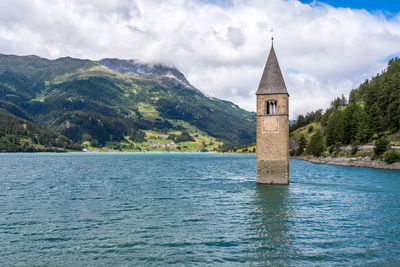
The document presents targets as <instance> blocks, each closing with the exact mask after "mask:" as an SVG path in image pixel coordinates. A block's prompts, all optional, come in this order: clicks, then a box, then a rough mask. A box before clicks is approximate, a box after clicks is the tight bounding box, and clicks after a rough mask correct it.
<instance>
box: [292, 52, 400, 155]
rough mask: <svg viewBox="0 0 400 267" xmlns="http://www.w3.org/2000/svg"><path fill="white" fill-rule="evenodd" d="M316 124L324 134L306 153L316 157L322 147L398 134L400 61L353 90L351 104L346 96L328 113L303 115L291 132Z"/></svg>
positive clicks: (396, 59)
mask: <svg viewBox="0 0 400 267" xmlns="http://www.w3.org/2000/svg"><path fill="white" fill-rule="evenodd" d="M312 122H316V123H320V125H321V130H320V131H318V132H317V133H316V134H314V135H318V136H316V137H315V138H314V136H312V137H311V138H310V141H309V144H307V148H308V149H307V148H306V149H305V151H304V152H305V153H309V154H314V155H317V154H320V153H319V152H320V150H321V147H323V148H326V147H339V146H341V145H350V144H353V146H357V145H358V144H369V143H374V142H376V141H377V140H384V139H385V138H386V137H387V136H390V135H393V134H395V133H398V132H399V130H400V59H399V58H394V59H391V60H390V61H389V63H388V67H387V69H386V70H385V71H383V72H382V73H381V74H378V75H377V76H375V77H373V78H372V79H371V80H366V81H365V82H364V83H362V84H361V85H360V86H359V87H358V88H357V89H354V90H352V91H351V93H350V97H349V101H347V99H346V98H345V97H344V96H343V95H342V97H338V98H336V99H334V100H333V101H332V102H331V105H330V107H329V108H327V109H326V110H325V111H322V110H317V111H314V112H310V113H307V114H306V115H299V116H298V118H297V121H296V123H294V124H293V125H292V126H291V127H290V132H293V131H295V130H296V129H298V128H301V127H304V126H306V125H308V124H310V123H312ZM298 141H299V140H298ZM302 141H303V142H304V140H302ZM310 143H313V144H310ZM315 143H318V144H315ZM303 146H304V144H303ZM316 146H317V148H315V147H316ZM311 149H314V150H313V151H310V150H311ZM307 150H308V151H307ZM299 152H301V153H303V151H302V149H300V150H299V149H298V150H297V151H296V152H292V154H299ZM301 153H300V154H301Z"/></svg>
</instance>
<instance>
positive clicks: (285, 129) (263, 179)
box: [257, 94, 289, 184]
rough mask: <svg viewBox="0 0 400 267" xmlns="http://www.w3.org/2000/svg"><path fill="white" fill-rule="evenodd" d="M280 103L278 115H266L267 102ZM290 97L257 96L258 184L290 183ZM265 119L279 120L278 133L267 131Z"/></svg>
mask: <svg viewBox="0 0 400 267" xmlns="http://www.w3.org/2000/svg"><path fill="white" fill-rule="evenodd" d="M270 100H274V101H277V103H278V109H277V113H276V114H272V115H267V114H266V104H265V103H267V101H270ZM288 111H289V110H288V95H287V94H277V95H257V183H262V184H288V183H289V118H288ZM264 117H277V118H278V131H277V132H269V131H265V129H263V127H264V128H265V125H263V118H264Z"/></svg>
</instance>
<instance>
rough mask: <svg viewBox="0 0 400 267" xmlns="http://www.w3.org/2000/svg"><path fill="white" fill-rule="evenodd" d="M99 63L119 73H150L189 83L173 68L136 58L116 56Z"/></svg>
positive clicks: (141, 74) (140, 74)
mask: <svg viewBox="0 0 400 267" xmlns="http://www.w3.org/2000/svg"><path fill="white" fill-rule="evenodd" d="M98 62H99V63H100V64H101V65H103V66H105V67H107V68H109V69H111V70H112V71H115V72H118V73H121V74H130V75H136V76H143V75H151V76H159V77H166V78H172V79H176V80H178V81H180V82H182V83H184V84H186V85H189V86H191V85H190V83H189V81H188V80H187V79H186V78H185V75H183V73H181V72H180V71H179V70H177V69H175V68H171V67H168V66H165V65H162V64H149V63H142V62H139V61H137V60H133V59H130V60H122V59H118V58H104V59H101V60H99V61H98Z"/></svg>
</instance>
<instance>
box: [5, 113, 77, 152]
mask: <svg viewBox="0 0 400 267" xmlns="http://www.w3.org/2000/svg"><path fill="white" fill-rule="evenodd" d="M66 149H70V150H80V149H81V147H80V145H78V144H76V143H74V142H73V141H72V140H70V139H68V138H66V137H65V136H63V135H61V134H57V133H54V132H52V131H50V130H48V129H46V128H44V127H42V126H39V125H37V124H34V123H31V122H29V121H26V120H24V119H21V118H18V117H15V116H13V115H10V114H6V113H4V112H0V152H40V151H65V150H66Z"/></svg>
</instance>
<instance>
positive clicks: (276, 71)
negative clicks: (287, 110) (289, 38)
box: [256, 37, 288, 95]
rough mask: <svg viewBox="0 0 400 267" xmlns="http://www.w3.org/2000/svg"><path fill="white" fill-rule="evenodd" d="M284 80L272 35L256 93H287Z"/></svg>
mask: <svg viewBox="0 0 400 267" xmlns="http://www.w3.org/2000/svg"><path fill="white" fill-rule="evenodd" d="M287 93H288V92H287V90H286V85H285V81H284V80H283V76H282V72H281V69H280V67H279V63H278V59H277V58H276V54H275V50H274V38H273V37H272V46H271V51H270V52H269V56H268V60H267V64H265V68H264V73H263V75H262V77H261V81H260V85H259V86H258V90H257V92H256V95H270V94H287Z"/></svg>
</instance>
